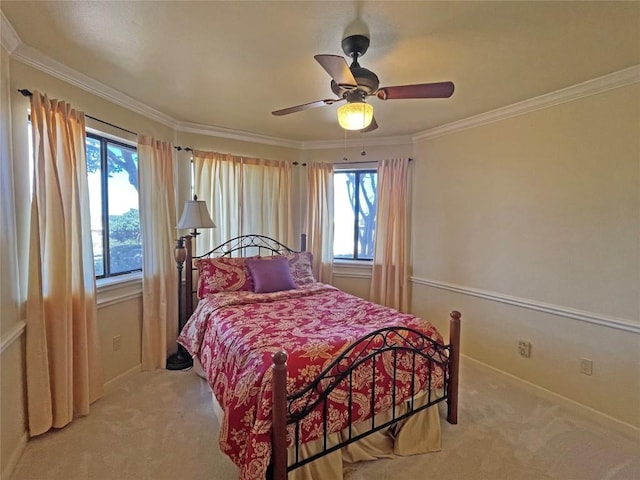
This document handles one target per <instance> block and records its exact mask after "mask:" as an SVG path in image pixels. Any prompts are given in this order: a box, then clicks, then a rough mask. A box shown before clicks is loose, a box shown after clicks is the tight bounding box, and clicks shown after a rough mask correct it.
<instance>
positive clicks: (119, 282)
mask: <svg viewBox="0 0 640 480" xmlns="http://www.w3.org/2000/svg"><path fill="white" fill-rule="evenodd" d="M140 296H142V272H133V273H128V274H126V275H117V276H115V277H107V278H98V279H96V302H97V304H98V308H103V307H107V306H109V305H114V304H116V303H121V302H126V301H127V300H131V299H133V298H138V297H140Z"/></svg>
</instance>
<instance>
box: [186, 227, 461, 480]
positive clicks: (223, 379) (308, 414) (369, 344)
mask: <svg viewBox="0 0 640 480" xmlns="http://www.w3.org/2000/svg"><path fill="white" fill-rule="evenodd" d="M189 240H190V239H188V241H187V242H186V249H187V257H186V261H185V270H186V273H187V274H186V282H185V283H186V289H185V290H186V298H184V299H181V302H179V303H180V304H181V305H182V304H184V309H185V315H186V316H187V318H189V320H188V322H187V323H186V325H185V326H184V328H183V329H182V332H181V334H180V336H179V339H178V342H179V343H180V344H181V345H183V346H184V348H185V349H186V350H187V351H188V352H189V353H190V354H191V355H192V357H193V358H194V362H195V363H196V364H197V365H199V366H200V368H201V369H202V371H203V376H204V377H205V378H207V380H208V382H209V385H210V387H211V390H212V394H213V397H214V401H215V402H217V404H218V405H219V411H220V412H221V413H222V415H221V418H220V421H221V431H220V442H219V443H220V448H221V450H222V451H223V452H224V453H225V454H227V455H228V456H229V457H230V458H231V459H232V460H233V461H234V463H235V464H236V465H237V466H238V467H239V468H240V479H241V480H255V479H259V478H273V479H276V480H284V479H286V478H289V479H290V480H293V479H295V480H298V479H299V480H302V479H309V478H311V479H322V478H327V479H328V478H331V479H340V478H342V470H343V465H344V464H346V463H350V462H355V461H360V460H370V459H374V458H382V457H389V456H393V455H409V454H415V453H425V452H428V451H433V450H438V449H439V448H440V424H439V414H438V407H437V405H438V404H440V403H443V404H446V406H447V420H448V421H449V422H450V423H457V395H458V362H459V338H460V317H461V315H460V313H459V312H457V311H453V312H451V319H450V343H449V344H446V345H445V343H444V342H443V339H442V337H441V335H440V333H439V332H438V331H437V330H436V329H435V328H434V327H433V326H432V325H431V324H430V323H429V322H427V321H425V320H423V319H420V318H417V317H414V316H412V315H409V314H403V313H400V312H397V311H395V310H393V309H390V308H387V307H383V306H380V305H376V304H373V303H371V302H367V301H364V300H362V299H360V298H357V297H355V296H352V295H349V294H347V293H345V292H342V291H340V290H338V289H336V288H334V287H332V286H330V285H325V284H322V283H319V282H316V281H315V279H314V278H313V273H312V271H311V265H312V257H311V254H310V253H309V252H305V250H306V248H305V247H306V245H305V243H306V242H305V238H304V236H303V237H302V238H301V248H300V249H299V250H294V249H291V248H289V247H287V246H285V245H283V244H281V243H280V242H278V241H276V240H274V239H271V238H268V237H264V236H261V235H246V236H242V237H237V238H234V239H232V240H229V241H228V242H225V243H224V244H222V245H220V246H219V247H216V248H215V249H213V250H212V251H210V252H208V253H207V254H205V255H202V256H200V257H193V256H192V252H191V243H190V241H189ZM194 307H195V308H194Z"/></svg>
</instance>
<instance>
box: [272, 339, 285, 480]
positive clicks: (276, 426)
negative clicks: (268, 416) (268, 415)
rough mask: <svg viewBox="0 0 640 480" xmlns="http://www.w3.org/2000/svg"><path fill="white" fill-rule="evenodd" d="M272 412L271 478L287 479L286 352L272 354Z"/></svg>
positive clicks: (277, 479)
mask: <svg viewBox="0 0 640 480" xmlns="http://www.w3.org/2000/svg"><path fill="white" fill-rule="evenodd" d="M272 358H273V367H271V368H272V370H273V412H272V423H273V432H272V452H271V466H272V468H273V477H272V478H273V480H286V479H287V354H286V353H285V352H284V351H282V350H281V351H279V352H276V353H274V354H273V357H272Z"/></svg>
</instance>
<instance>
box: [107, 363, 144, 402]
mask: <svg viewBox="0 0 640 480" xmlns="http://www.w3.org/2000/svg"><path fill="white" fill-rule="evenodd" d="M141 371H142V364H138V365H136V366H135V367H132V368H130V369H129V370H127V371H126V372H124V373H121V374H120V375H118V376H117V377H115V378H112V379H111V380H109V381H108V382H106V383H105V384H104V393H105V395H106V394H108V393H111V392H113V391H114V390H115V389H117V388H118V387H119V386H120V385H122V383H123V382H124V381H125V380H127V379H128V378H129V377H131V376H132V375H133V374H134V373H139V372H141Z"/></svg>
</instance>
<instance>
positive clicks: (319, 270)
mask: <svg viewBox="0 0 640 480" xmlns="http://www.w3.org/2000/svg"><path fill="white" fill-rule="evenodd" d="M306 218H307V228H306V231H307V250H309V251H310V252H311V253H312V254H313V273H314V274H315V276H316V280H317V281H319V282H323V283H331V281H332V280H333V165H332V164H330V163H313V162H312V163H309V164H308V165H307V217H306Z"/></svg>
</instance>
